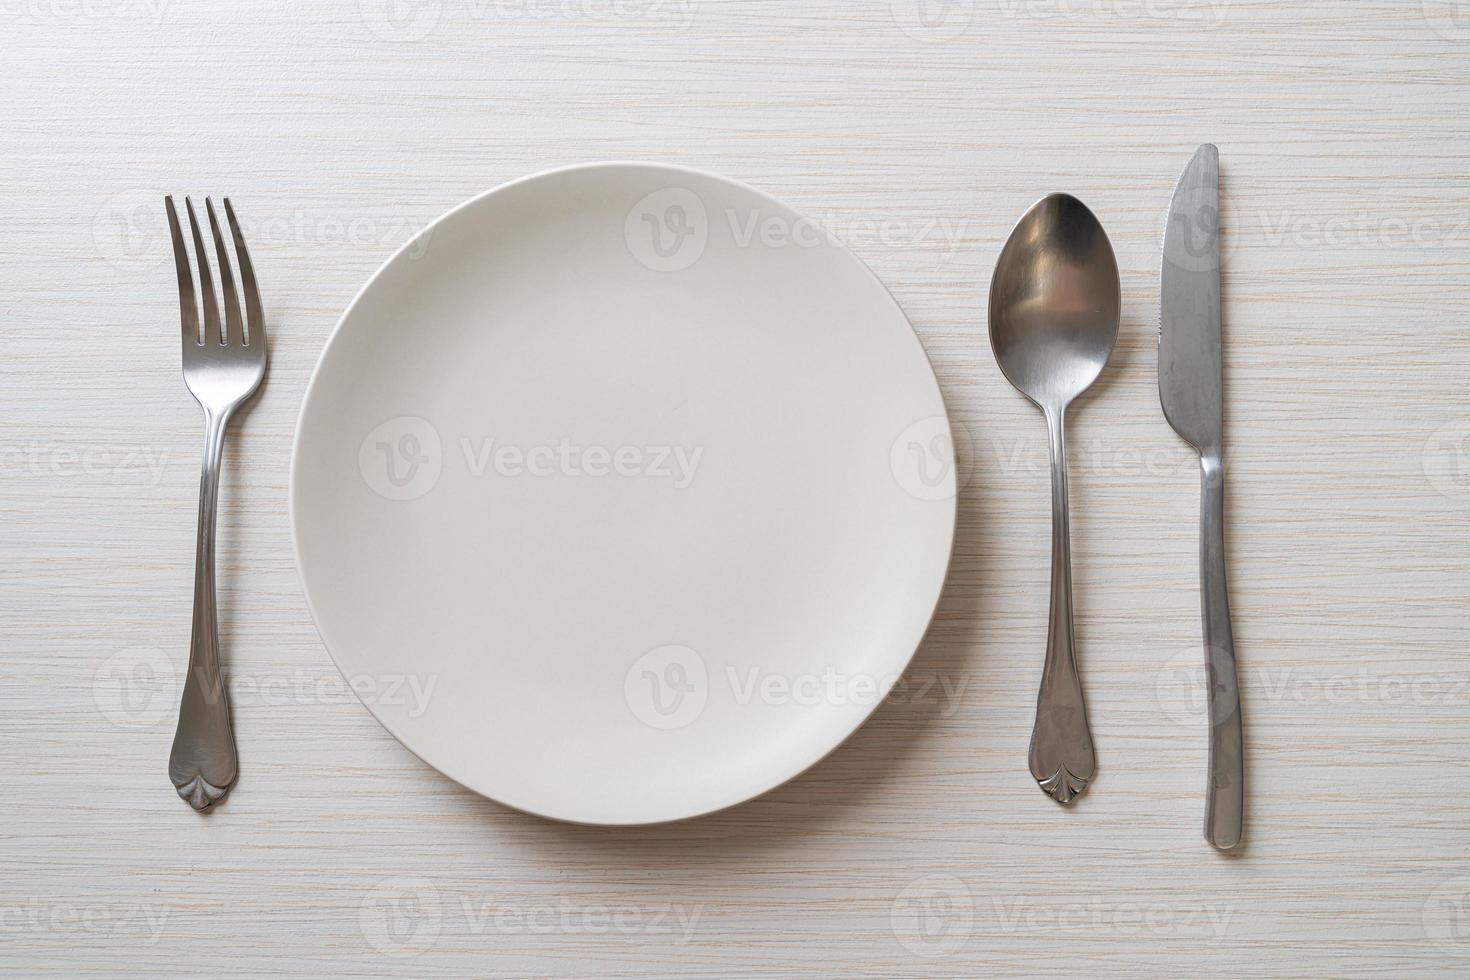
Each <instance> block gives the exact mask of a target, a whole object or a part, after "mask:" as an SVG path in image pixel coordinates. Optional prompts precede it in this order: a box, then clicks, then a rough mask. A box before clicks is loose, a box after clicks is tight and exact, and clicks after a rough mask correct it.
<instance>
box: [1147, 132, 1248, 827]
mask: <svg viewBox="0 0 1470 980" xmlns="http://www.w3.org/2000/svg"><path fill="white" fill-rule="evenodd" d="M1220 320H1221V317H1220V157H1219V151H1218V150H1217V149H1216V148H1215V146H1214V145H1213V144H1209V143H1207V144H1205V145H1204V146H1201V147H1200V148H1199V149H1198V150H1197V151H1196V152H1195V154H1194V157H1193V159H1191V160H1190V161H1189V165H1188V166H1186V167H1185V168H1184V173H1183V175H1181V176H1180V178H1179V184H1178V186H1176V187H1175V189H1174V198H1173V200H1172V201H1171V202H1170V204H1169V219H1168V224H1167V225H1166V226H1165V229H1164V261H1163V268H1162V270H1161V273H1160V280H1159V401H1160V403H1161V404H1162V405H1163V409H1164V417H1165V418H1166V419H1168V421H1169V424H1170V425H1171V426H1173V428H1174V431H1175V432H1178V433H1179V435H1180V436H1181V437H1182V438H1183V439H1184V440H1185V441H1186V442H1188V443H1189V444H1190V445H1191V446H1193V447H1194V448H1195V450H1197V451H1198V452H1199V454H1200V611H1201V621H1202V626H1203V632H1204V645H1205V673H1206V682H1207V684H1208V685H1209V688H1208V695H1209V696H1208V705H1209V722H1210V756H1209V782H1208V784H1207V790H1206V798H1205V839H1206V840H1208V841H1209V842H1210V843H1211V844H1212V845H1214V846H1215V847H1216V848H1219V849H1220V850H1228V849H1230V848H1232V847H1234V846H1235V845H1236V844H1238V843H1240V838H1241V834H1242V831H1243V825H1244V809H1245V753H1244V735H1243V726H1242V723H1241V711H1240V684H1239V681H1238V678H1237V676H1236V664H1235V639H1234V635H1233V633H1232V631H1231V627H1230V600H1229V593H1228V591H1227V588H1226V579H1225V466H1224V457H1223V455H1222V448H1223V443H1224V408H1225V397H1224V375H1223V369H1222V364H1223V357H1222V350H1221V323H1220Z"/></svg>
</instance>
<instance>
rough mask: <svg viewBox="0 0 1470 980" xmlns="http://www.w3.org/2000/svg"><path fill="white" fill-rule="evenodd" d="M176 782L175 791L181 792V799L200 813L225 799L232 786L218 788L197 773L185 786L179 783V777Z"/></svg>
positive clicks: (175, 778)
mask: <svg viewBox="0 0 1470 980" xmlns="http://www.w3.org/2000/svg"><path fill="white" fill-rule="evenodd" d="M174 780H175V781H174V789H176V790H178V791H179V798H180V799H182V800H184V801H185V802H186V803H188V804H189V805H190V806H192V807H193V808H194V809H196V810H198V811H199V812H200V813H203V812H204V811H205V810H208V809H209V808H210V807H212V806H214V805H215V804H216V803H218V802H219V801H220V800H222V799H224V798H225V794H226V793H228V792H229V791H230V786H216V785H214V784H213V783H211V782H210V781H209V780H207V779H205V778H204V777H203V776H202V775H200V774H199V773H195V774H194V776H193V778H191V779H189V780H187V781H186V782H184V783H183V784H180V783H179V782H178V781H177V780H178V777H174ZM231 785H233V784H231Z"/></svg>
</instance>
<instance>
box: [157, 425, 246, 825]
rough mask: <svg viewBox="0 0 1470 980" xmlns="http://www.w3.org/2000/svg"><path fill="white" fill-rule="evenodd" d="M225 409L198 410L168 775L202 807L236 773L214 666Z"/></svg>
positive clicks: (227, 785) (196, 806)
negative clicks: (190, 586)
mask: <svg viewBox="0 0 1470 980" xmlns="http://www.w3.org/2000/svg"><path fill="white" fill-rule="evenodd" d="M228 424H229V414H228V413H218V412H212V411H209V410H208V409H206V410H205V413H204V464H203V468H202V472H201V475H200V479H199V541H198V548H197V550H196V552H195V555H194V627H193V633H192V636H191V637H190V641H189V673H188V676H187V677H185V679H184V694H183V699H182V701H181V703H180V705H179V727H178V729H177V730H176V731H175V732H174V745H173V751H172V752H171V753H170V755H169V760H168V774H169V778H170V779H171V780H172V781H173V784H174V788H175V789H176V790H178V792H179V796H181V797H183V798H184V799H185V800H186V801H188V803H189V805H190V806H192V807H193V808H194V809H196V810H201V811H202V810H207V809H209V808H210V807H211V806H213V805H214V804H216V803H218V802H219V801H220V800H222V799H224V796H225V794H226V793H227V792H229V790H230V787H231V786H232V785H233V784H234V782H235V777H236V776H237V775H238V774H239V762H238V760H237V757H236V754H235V733H234V730H233V729H232V728H231V727H230V704H229V698H228V697H227V695H226V693H225V685H224V679H223V677H222V676H221V674H220V667H219V631H218V628H217V620H216V617H215V605H214V526H215V511H216V509H217V507H216V505H217V504H218V502H219V471H220V458H221V456H222V454H223V451H224V442H225V427H226V426H227V425H228Z"/></svg>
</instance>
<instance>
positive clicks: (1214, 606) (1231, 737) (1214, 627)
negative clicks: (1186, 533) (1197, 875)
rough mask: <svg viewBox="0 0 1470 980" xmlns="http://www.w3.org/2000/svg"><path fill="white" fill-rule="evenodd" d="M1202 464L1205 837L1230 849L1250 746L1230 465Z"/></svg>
mask: <svg viewBox="0 0 1470 980" xmlns="http://www.w3.org/2000/svg"><path fill="white" fill-rule="evenodd" d="M1200 465H1201V470H1200V539H1199V543H1200V551H1199V574H1200V599H1201V613H1202V616H1203V619H1204V636H1205V679H1206V683H1208V684H1209V695H1208V702H1209V711H1210V760H1209V775H1210V782H1209V786H1208V788H1207V789H1206V791H1205V840H1207V841H1209V842H1210V843H1211V844H1213V845H1214V846H1215V847H1217V848H1219V849H1220V850H1222V851H1225V850H1229V849H1230V848H1232V847H1234V846H1235V845H1236V844H1238V843H1240V835H1241V830H1242V825H1243V824H1244V822H1245V745H1244V737H1243V732H1242V725H1241V717H1240V682H1239V680H1238V678H1237V677H1236V671H1235V636H1234V634H1233V633H1232V631H1231V629H1230V596H1229V593H1228V592H1227V591H1226V587H1225V468H1224V466H1223V465H1222V464H1221V462H1220V457H1219V456H1217V455H1215V454H1213V453H1205V454H1204V455H1203V456H1201V464H1200Z"/></svg>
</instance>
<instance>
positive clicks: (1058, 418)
mask: <svg viewBox="0 0 1470 980" xmlns="http://www.w3.org/2000/svg"><path fill="white" fill-rule="evenodd" d="M1045 412H1046V428H1047V433H1048V434H1049V435H1050V437H1051V616H1050V618H1049V620H1048V622H1047V634H1046V666H1045V667H1044V668H1043V669H1042V673H1041V692H1040V693H1039V694H1038V695H1037V699H1036V725H1035V727H1034V728H1033V729H1032V730H1031V752H1030V762H1031V775H1032V776H1034V777H1035V778H1036V782H1037V783H1038V784H1040V786H1041V789H1042V791H1043V792H1045V793H1046V794H1047V795H1048V796H1050V797H1051V798H1052V799H1054V800H1056V801H1057V802H1058V803H1060V804H1062V805H1063V806H1065V805H1067V804H1069V803H1071V802H1072V801H1073V800H1074V799H1076V798H1077V797H1078V796H1079V795H1081V793H1082V792H1083V791H1084V790H1086V789H1087V784H1088V783H1089V782H1091V781H1092V777H1093V774H1094V772H1095V770H1096V768H1097V762H1096V758H1095V756H1094V755H1093V751H1092V735H1091V734H1090V733H1089V732H1088V730H1087V705H1086V703H1085V702H1084V701H1083V698H1082V679H1081V678H1080V677H1078V676H1077V658H1076V656H1075V654H1074V650H1075V647H1076V640H1075V638H1074V637H1073V634H1072V541H1071V534H1070V532H1069V530H1068V519H1067V447H1066V440H1065V437H1064V435H1063V411H1062V409H1046V410H1045Z"/></svg>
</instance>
